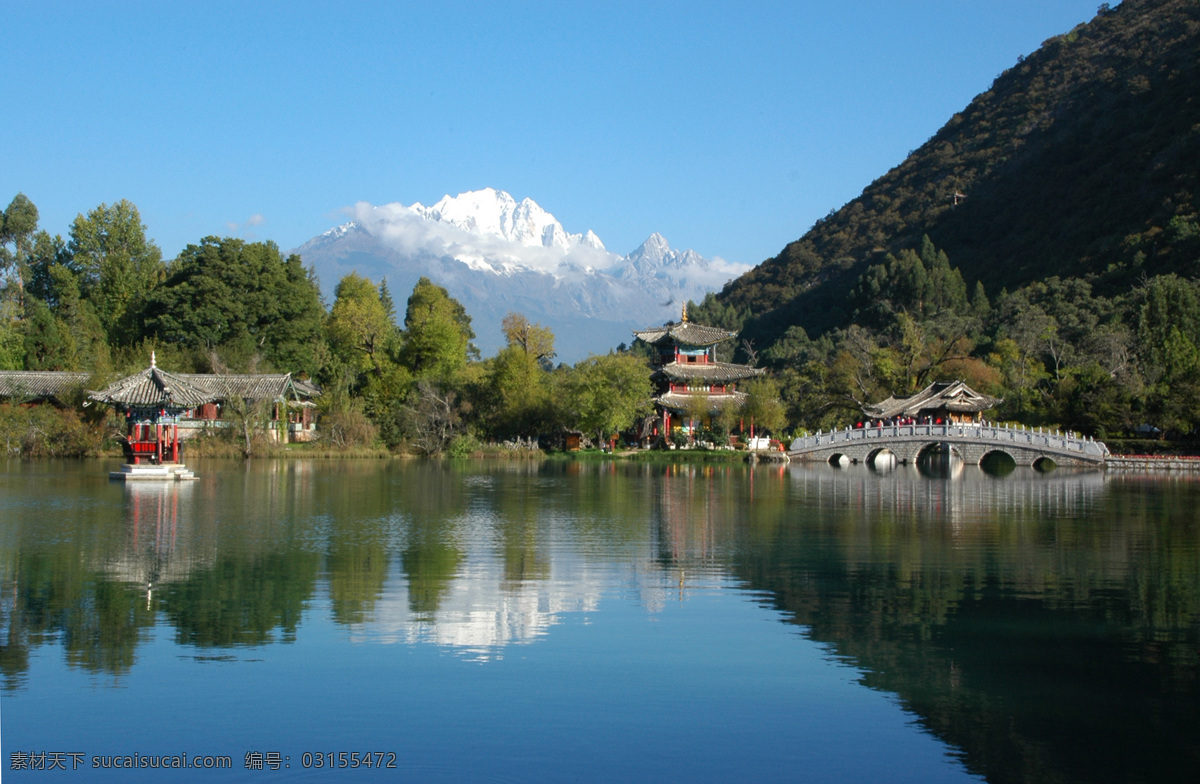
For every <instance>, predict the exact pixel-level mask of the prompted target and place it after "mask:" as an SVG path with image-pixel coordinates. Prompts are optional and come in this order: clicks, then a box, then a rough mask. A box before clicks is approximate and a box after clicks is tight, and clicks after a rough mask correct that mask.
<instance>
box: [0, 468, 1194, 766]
mask: <svg viewBox="0 0 1200 784" xmlns="http://www.w3.org/2000/svg"><path fill="white" fill-rule="evenodd" d="M101 468H102V467H101ZM101 468H98V467H97V466H96V465H95V464H88V465H87V466H86V471H85V470H84V469H83V468H79V469H70V468H69V467H60V468H57V469H55V472H51V471H50V470H49V469H44V470H41V472H40V473H37V472H36V471H33V469H28V468H25V467H18V468H16V469H10V470H9V472H8V473H7V474H4V475H3V476H0V482H3V486H2V487H0V489H2V490H3V493H2V494H0V499H3V500H0V505H2V513H3V521H4V522H3V527H2V528H0V531H2V538H0V589H2V590H0V672H2V673H3V677H4V684H5V688H7V689H9V690H10V691H20V690H23V689H26V688H28V687H29V684H28V678H29V672H30V655H31V651H33V650H35V649H37V648H39V647H45V648H47V649H51V650H52V649H54V648H55V647H57V648H60V649H61V650H62V651H63V655H64V657H65V660H66V662H67V665H68V666H69V667H72V668H78V669H82V670H84V671H87V672H90V673H100V674H104V675H107V676H110V677H112V678H114V679H118V680H119V679H126V678H129V677H132V676H135V675H136V672H137V663H138V652H139V647H140V646H143V645H145V644H146V641H147V639H148V637H149V636H150V632H151V631H152V630H153V629H156V628H162V629H166V630H167V631H168V632H169V634H170V636H171V637H173V639H174V641H175V643H176V644H177V645H182V646H189V647H191V648H198V649H201V650H202V651H203V650H216V651H218V652H219V651H220V650H221V649H228V648H231V647H237V646H268V645H280V644H282V645H287V644H289V643H291V642H294V641H296V640H298V639H301V638H303V636H304V635H305V634H306V633H308V629H309V627H310V626H313V625H320V623H321V622H326V621H327V622H331V623H332V624H333V625H334V627H336V628H337V629H338V630H340V631H341V632H342V633H343V634H344V635H345V637H346V640H347V644H351V645H396V646H401V645H407V646H429V645H435V646H439V647H442V648H444V649H446V650H449V651H453V652H456V653H457V654H458V655H461V656H463V657H466V658H471V659H477V660H481V661H494V660H497V659H502V658H504V656H505V654H506V651H508V650H509V649H510V647H511V646H514V645H530V644H536V643H537V642H538V641H539V640H543V639H545V638H546V637H547V636H549V635H553V634H554V633H555V628H556V627H557V626H559V625H561V624H562V623H563V622H564V620H565V619H566V618H568V617H570V616H575V617H580V616H585V615H592V614H595V613H600V612H603V611H604V608H605V602H606V600H607V599H608V598H610V597H612V596H614V595H619V596H620V597H622V599H628V598H630V597H632V599H633V600H634V601H635V602H636V603H638V604H639V605H640V608H641V610H642V611H643V612H644V613H645V614H647V615H648V616H653V615H654V614H656V613H661V612H663V610H664V608H666V607H667V606H669V605H679V606H681V607H685V608H687V607H689V602H691V599H693V598H694V597H696V596H698V595H701V594H704V593H706V592H727V591H729V590H730V586H738V587H739V588H738V590H744V591H745V596H747V597H751V598H752V600H753V601H757V602H762V603H765V604H767V605H769V606H770V607H771V608H772V610H773V611H774V613H775V614H776V615H777V617H778V618H780V619H781V620H782V621H783V622H785V623H789V624H794V625H795V627H796V628H797V630H798V631H799V632H800V633H801V634H802V635H803V636H805V637H807V638H809V639H811V640H814V641H817V642H819V643H821V644H823V645H825V646H826V647H827V649H828V650H829V651H830V654H831V655H832V656H833V657H836V658H837V659H839V660H841V661H842V662H844V663H846V664H848V665H850V666H853V667H854V668H856V669H857V670H858V672H860V673H861V679H862V682H863V683H864V684H866V685H867V686H869V687H871V688H874V689H879V690H883V691H886V692H887V693H889V694H893V695H896V698H897V699H898V700H899V701H900V702H901V704H902V705H903V706H904V707H905V709H906V710H908V711H910V712H911V713H912V714H913V715H914V716H915V717H916V718H917V720H918V721H919V722H920V723H921V725H922V726H923V727H924V728H925V729H926V730H927V731H928V732H930V733H933V734H935V735H937V736H938V737H939V738H942V739H943V740H945V741H946V742H948V743H950V744H952V745H953V747H955V748H957V749H959V750H960V753H961V755H962V759H963V761H964V764H965V765H966V766H967V767H968V769H970V770H971V771H973V772H976V773H979V774H981V775H985V776H986V777H987V778H988V779H989V780H990V781H1028V780H1066V781H1104V780H1117V779H1119V780H1139V779H1140V780H1155V781H1165V780H1172V779H1178V778H1182V775H1179V774H1180V773H1181V772H1182V771H1188V772H1190V771H1191V770H1192V769H1193V767H1192V766H1194V763H1196V762H1200V741H1198V740H1197V739H1198V738H1200V717H1198V716H1197V713H1196V706H1197V705H1200V688H1198V686H1197V682H1198V678H1197V675H1198V673H1200V663H1198V659H1200V523H1198V521H1197V514H1196V509H1197V502H1198V501H1200V483H1198V482H1196V481H1192V480H1189V479H1185V478H1181V477H1172V478H1170V479H1164V480H1156V479H1152V478H1149V477H1147V476H1144V475H1137V476H1133V475H1129V476H1117V477H1113V476H1107V475H1105V474H1103V473H1098V472H1092V471H1087V472H1078V473H1076V472H1072V471H1067V470H1059V471H1056V472H1054V473H1051V474H1043V473H1039V472H1036V471H1033V470H1032V469H1027V468H1016V469H1015V470H1012V471H1011V472H1009V473H1008V474H1007V475H1005V476H1002V477H998V476H995V475H990V474H987V473H985V472H983V471H981V470H980V469H978V468H976V467H973V466H963V465H962V464H961V463H959V464H958V466H957V467H954V466H953V465H951V466H949V469H948V470H947V471H937V472H933V473H931V472H930V471H928V470H926V469H921V468H914V467H909V466H892V467H884V468H883V470H881V467H880V466H876V467H875V469H874V470H868V469H867V468H866V467H863V466H847V467H842V468H835V467H830V466H803V465H792V466H789V467H781V466H768V465H763V466H758V467H756V468H750V467H746V466H740V465H739V466H729V465H721V466H648V465H637V464H625V463H609V464H603V465H587V464H580V463H526V462H512V463H502V464H495V465H480V464H461V463H459V464H446V465H439V464H434V463H425V462H422V463H414V464H398V463H391V462H375V461H362V462H356V461H338V462H335V463H325V464H321V463H309V462H304V461H289V462H271V463H250V464H243V463H228V464H224V463H217V462H214V463H212V464H210V465H204V466H199V467H198V469H199V470H198V473H199V474H200V476H201V479H200V480H199V481H197V482H195V483H190V484H175V483H171V484H127V485H121V484H110V483H108V482H106V481H99V480H96V479H95V478H94V476H99V475H101V474H100V470H101ZM51 483H52V486H53V487H54V489H55V492H54V493H48V492H47V490H46V488H47V487H49V486H51ZM67 498H69V499H72V503H64V499H67ZM694 604H697V605H698V604H700V603H694ZM697 611H698V610H697ZM317 615H319V616H320V617H319V618H317V617H314V616H317ZM721 623H722V619H720V618H714V619H713V620H712V624H713V629H712V633H713V634H714V635H722V634H724V633H725V632H724V630H723V628H722V626H721Z"/></svg>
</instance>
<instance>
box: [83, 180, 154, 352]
mask: <svg viewBox="0 0 1200 784" xmlns="http://www.w3.org/2000/svg"><path fill="white" fill-rule="evenodd" d="M66 252H67V256H68V258H69V261H68V264H69V266H70V268H71V271H72V272H74V273H75V275H76V277H77V278H78V279H79V289H80V292H81V293H82V295H83V297H84V298H85V299H88V300H90V301H91V302H92V303H93V305H94V306H95V308H96V312H97V314H98V315H99V316H100V321H101V323H102V324H104V328H105V330H106V331H107V333H108V338H109V343H110V344H118V345H128V344H130V343H133V342H136V341H137V340H138V339H140V338H141V337H142V335H143V330H142V325H141V323H140V321H141V311H142V308H143V306H144V304H145V301H146V298H147V297H148V295H149V293H150V291H151V289H152V288H153V287H154V286H155V285H156V284H157V283H159V282H160V281H161V280H162V275H163V271H164V267H163V263H162V251H160V250H159V249H158V246H157V245H155V244H154V243H153V242H152V241H151V240H148V239H147V238H146V227H145V226H144V225H142V219H141V216H140V215H139V214H138V209H137V207H135V206H134V205H133V204H132V203H131V202H129V201H126V200H125V199H122V200H121V201H119V202H117V203H115V204H113V205H112V206H109V205H107V204H101V205H100V206H99V207H97V208H96V209H94V210H92V211H91V212H89V213H88V214H87V216H86V217H84V216H83V215H78V216H76V218H75V220H74V221H73V222H72V223H71V236H70V240H69V241H68V243H67V248H66Z"/></svg>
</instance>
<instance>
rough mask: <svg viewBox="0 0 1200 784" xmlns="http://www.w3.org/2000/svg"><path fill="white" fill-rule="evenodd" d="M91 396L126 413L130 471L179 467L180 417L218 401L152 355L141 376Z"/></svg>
mask: <svg viewBox="0 0 1200 784" xmlns="http://www.w3.org/2000/svg"><path fill="white" fill-rule="evenodd" d="M88 397H89V398H90V399H91V400H93V401H95V402H97V403H108V404H109V405H112V406H116V407H117V408H118V409H119V410H121V411H124V412H125V421H126V433H125V435H124V436H123V437H122V440H121V447H122V449H123V450H124V452H125V458H126V460H127V461H128V465H127V468H130V469H136V468H137V467H139V466H142V465H144V464H150V465H155V466H171V465H177V464H178V463H179V416H180V414H182V413H183V412H185V411H190V410H192V409H194V408H197V407H199V406H202V405H204V404H206V403H211V402H213V401H214V400H216V396H215V395H214V394H213V393H212V392H209V391H206V390H203V389H201V388H199V387H198V386H196V385H195V384H193V383H191V382H189V381H188V380H187V379H184V378H182V377H180V376H178V375H176V374H174V373H168V372H167V371H165V370H163V369H162V368H160V367H158V366H157V364H156V362H155V359H154V354H153V353H151V355H150V367H148V368H146V369H145V370H143V371H142V372H141V373H136V374H134V375H132V376H126V377H125V378H123V379H121V380H120V381H116V382H114V383H113V384H111V385H109V386H108V387H107V388H106V389H103V390H100V391H98V392H89V393H88ZM125 473H126V474H142V473H144V474H146V475H147V478H149V476H151V475H155V476H156V475H157V474H158V473H160V472H157V471H155V472H149V471H125ZM174 473H178V472H174ZM174 478H178V477H174Z"/></svg>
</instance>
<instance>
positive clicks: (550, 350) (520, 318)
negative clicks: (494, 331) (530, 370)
mask: <svg viewBox="0 0 1200 784" xmlns="http://www.w3.org/2000/svg"><path fill="white" fill-rule="evenodd" d="M500 328H501V329H502V330H503V331H504V339H505V340H506V341H508V345H509V346H512V347H515V348H519V349H520V350H521V351H522V352H524V353H525V354H526V355H528V356H531V357H533V359H534V360H535V361H538V362H542V361H547V362H548V361H549V360H551V359H553V358H554V356H555V352H554V333H553V332H552V331H551V330H550V328H549V327H543V326H542V325H541V324H531V323H529V319H528V318H526V317H525V316H524V315H523V314H521V313H509V314H508V315H507V316H505V317H504V320H503V321H502V322H500Z"/></svg>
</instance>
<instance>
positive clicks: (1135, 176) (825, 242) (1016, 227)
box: [719, 0, 1200, 344]
mask: <svg viewBox="0 0 1200 784" xmlns="http://www.w3.org/2000/svg"><path fill="white" fill-rule="evenodd" d="M1198 168H1200V4H1197V3H1196V2H1194V0H1126V2H1124V3H1122V4H1121V5H1119V6H1117V7H1116V8H1113V9H1111V10H1109V9H1106V8H1105V7H1104V6H1102V7H1101V11H1100V13H1099V14H1098V15H1097V16H1096V17H1095V18H1094V19H1093V20H1092V21H1091V22H1089V23H1087V24H1082V25H1079V26H1078V27H1076V28H1075V29H1074V30H1071V31H1070V32H1067V33H1066V34H1064V35H1060V36H1057V37H1055V38H1052V39H1050V40H1049V41H1046V42H1045V43H1044V44H1043V45H1042V47H1041V48H1040V49H1039V50H1038V51H1036V52H1034V53H1033V54H1031V55H1029V56H1028V57H1025V58H1023V59H1022V60H1021V61H1020V62H1018V63H1016V64H1015V65H1014V66H1013V67H1012V68H1010V69H1009V70H1007V71H1006V72H1004V73H1003V74H1001V75H1000V76H999V77H998V78H997V79H996V81H995V82H994V83H993V85H992V86H991V88H990V89H988V90H987V91H985V92H983V93H982V94H980V95H979V96H978V97H976V98H975V100H973V101H972V102H971V104H970V105H969V106H967V107H966V108H965V109H964V110H963V111H962V112H960V113H958V114H956V115H954V116H953V117H951V118H950V120H949V121H948V122H947V123H946V124H945V126H944V127H942V129H941V130H940V131H938V132H937V134H935V135H934V137H933V138H931V139H930V140H929V141H928V142H926V143H925V144H924V145H922V146H921V148H920V149H918V150H916V151H914V152H913V153H912V154H910V155H909V157H908V158H907V159H906V160H904V161H903V162H902V163H901V164H900V165H899V166H897V167H896V168H895V169H893V170H892V171H890V172H888V173H887V174H885V175H884V176H882V177H880V178H879V179H878V180H876V181H875V182H873V183H871V184H870V185H869V186H868V187H867V188H866V189H865V190H864V191H863V193H862V195H861V196H859V197H858V198H857V199H855V200H853V201H851V202H850V203H849V204H847V205H845V206H844V207H842V208H841V209H839V210H837V211H836V212H833V213H831V214H830V215H829V216H828V217H826V218H825V219H823V220H821V221H818V222H817V224H816V225H814V226H813V227H812V229H811V230H810V231H809V232H807V233H806V234H805V235H804V236H803V237H801V238H800V239H799V240H797V241H795V242H793V243H791V244H789V245H788V246H787V247H786V248H784V250H783V252H782V253H780V254H779V256H777V257H775V258H773V259H770V260H768V261H766V262H764V263H763V264H761V265H760V266H758V267H757V268H755V269H754V270H753V271H751V272H749V273H747V274H746V275H744V276H742V277H741V278H739V279H738V280H736V281H734V282H732V283H731V284H729V285H728V286H727V287H726V288H725V290H724V291H723V292H722V293H721V295H720V297H719V299H720V301H721V302H722V303H723V304H725V305H729V306H733V307H734V308H736V309H738V310H740V311H746V310H748V311H749V312H750V313H752V314H753V316H752V317H751V318H750V319H749V321H748V323H747V325H746V329H747V332H748V334H749V336H751V337H753V338H755V339H756V340H757V341H758V342H759V343H761V344H767V343H771V342H774V340H776V339H777V338H778V337H779V335H780V334H781V333H782V332H783V331H784V330H785V329H786V328H787V327H788V326H791V325H800V326H802V327H804V329H805V330H806V331H808V332H810V333H819V332H822V331H824V330H826V329H828V328H831V327H835V326H845V325H846V324H848V323H849V320H850V317H851V316H852V310H851V309H850V308H848V307H847V305H846V301H845V297H846V294H847V293H848V292H849V291H850V289H851V288H852V287H853V286H854V282H855V281H856V280H857V279H858V277H859V276H860V275H861V274H862V273H863V272H864V271H865V270H866V268H867V267H868V266H870V265H871V264H877V263H880V262H881V261H882V260H883V258H884V256H885V255H886V254H888V253H891V254H896V253H898V252H899V251H900V250H901V249H904V248H917V247H919V245H920V243H921V239H922V237H923V236H926V235H927V236H929V238H930V239H931V240H932V241H933V243H934V245H936V246H937V247H938V248H940V249H941V250H944V251H945V252H946V254H947V255H948V256H949V257H950V259H951V262H952V263H953V264H954V266H955V267H957V268H958V269H960V270H961V271H962V274H963V277H964V279H965V281H966V282H967V285H968V286H969V287H972V286H973V285H974V283H975V282H977V281H978V282H982V283H983V284H984V286H985V287H986V290H987V293H988V294H989V296H995V295H996V294H998V293H999V292H1000V290H1001V289H1002V288H1005V287H1007V288H1008V289H1009V290H1013V289H1015V288H1018V287H1020V286H1022V285H1025V284H1027V283H1030V282H1031V281H1034V280H1042V279H1045V278H1047V277H1050V276H1053V275H1057V276H1060V277H1064V278H1066V277H1087V278H1088V279H1089V280H1091V281H1092V283H1093V285H1094V286H1095V287H1096V290H1097V293H1103V294H1106V295H1111V294H1114V293H1117V292H1119V291H1120V290H1122V289H1123V288H1128V287H1129V286H1130V285H1131V284H1134V283H1136V282H1137V280H1139V279H1140V278H1141V277H1142V276H1143V275H1154V274H1158V273H1161V272H1175V273H1177V274H1180V275H1184V276H1187V277H1191V276H1194V275H1195V274H1197V272H1200V267H1198V266H1197V261H1196V260H1197V250H1198V248H1200V245H1198V239H1200V237H1198V235H1197V231H1196V227H1197V222H1196V209H1197V203H1196V198H1195V197H1196V191H1197V170H1198Z"/></svg>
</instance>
